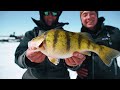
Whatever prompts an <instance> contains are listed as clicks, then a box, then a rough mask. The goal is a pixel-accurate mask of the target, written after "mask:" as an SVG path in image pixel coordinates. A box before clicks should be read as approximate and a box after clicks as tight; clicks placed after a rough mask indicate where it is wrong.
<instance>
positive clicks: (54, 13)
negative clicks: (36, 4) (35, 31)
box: [44, 11, 58, 16]
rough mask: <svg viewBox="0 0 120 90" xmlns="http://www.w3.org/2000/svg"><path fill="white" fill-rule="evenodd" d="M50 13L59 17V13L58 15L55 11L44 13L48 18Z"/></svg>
mask: <svg viewBox="0 0 120 90" xmlns="http://www.w3.org/2000/svg"><path fill="white" fill-rule="evenodd" d="M50 13H51V14H52V16H57V15H58V13H57V12H54V11H45V12H44V15H45V16H48V15H49V14H50Z"/></svg>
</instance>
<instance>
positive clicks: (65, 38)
mask: <svg viewBox="0 0 120 90" xmlns="http://www.w3.org/2000/svg"><path fill="white" fill-rule="evenodd" d="M31 43H32V45H34V47H36V48H37V49H36V51H41V52H42V53H43V54H45V55H46V56H47V57H48V58H49V60H50V61H51V62H52V63H54V64H55V65H57V64H58V63H59V59H65V58H69V57H71V56H73V53H74V52H75V51H78V52H80V53H82V54H84V55H89V56H90V55H91V52H94V53H96V54H97V55H98V56H99V57H100V58H101V60H102V61H103V63H105V64H106V65H107V66H110V65H111V62H112V60H113V59H114V58H116V57H118V56H119V55H120V52H119V51H117V50H115V49H112V48H109V47H106V46H104V45H98V44H96V43H94V41H93V40H92V38H91V36H90V35H89V34H88V33H85V32H79V33H77V32H70V31H67V30H63V29H51V30H49V31H46V32H45V33H43V34H42V35H40V36H38V37H36V38H33V39H32V40H31V41H30V42H29V43H28V47H29V45H30V44H31Z"/></svg>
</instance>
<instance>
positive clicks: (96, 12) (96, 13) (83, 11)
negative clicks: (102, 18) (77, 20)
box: [80, 11, 98, 16]
mask: <svg viewBox="0 0 120 90" xmlns="http://www.w3.org/2000/svg"><path fill="white" fill-rule="evenodd" d="M83 12H84V11H80V16H81V14H82V13H83ZM95 12H96V14H97V16H98V11H95Z"/></svg>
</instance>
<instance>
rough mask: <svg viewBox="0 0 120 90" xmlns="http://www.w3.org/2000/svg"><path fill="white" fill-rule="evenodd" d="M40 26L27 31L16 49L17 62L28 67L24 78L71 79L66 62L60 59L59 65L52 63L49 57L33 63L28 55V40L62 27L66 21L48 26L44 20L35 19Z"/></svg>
mask: <svg viewBox="0 0 120 90" xmlns="http://www.w3.org/2000/svg"><path fill="white" fill-rule="evenodd" d="M33 21H34V22H35V23H36V24H37V26H38V27H35V28H34V29H33V30H31V31H28V32H26V33H25V36H24V38H23V40H22V41H21V42H20V44H19V46H18V47H17V49H16V51H15V63H16V64H17V65H18V66H20V67H21V68H24V69H27V71H26V72H25V73H24V75H23V77H22V78H23V79H70V77H69V72H68V70H67V67H66V65H65V63H64V60H60V63H59V64H58V65H54V64H53V63H51V62H50V61H49V60H48V58H47V57H46V59H45V60H44V61H43V62H42V63H39V64H38V63H33V62H31V61H30V60H28V58H27V57H26V55H25V54H26V50H27V48H28V42H29V41H30V40H32V39H33V38H34V37H36V36H38V34H39V35H40V34H41V33H43V32H45V31H47V30H49V29H50V28H51V29H54V28H62V27H63V26H64V25H65V24H66V23H56V26H53V27H46V26H45V25H44V23H43V22H42V21H37V20H35V19H33Z"/></svg>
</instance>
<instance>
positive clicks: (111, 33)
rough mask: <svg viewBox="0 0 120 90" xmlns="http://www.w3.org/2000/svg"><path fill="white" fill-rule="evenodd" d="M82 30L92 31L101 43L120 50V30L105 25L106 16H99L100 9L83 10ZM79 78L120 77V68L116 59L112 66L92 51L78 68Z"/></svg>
mask: <svg viewBox="0 0 120 90" xmlns="http://www.w3.org/2000/svg"><path fill="white" fill-rule="evenodd" d="M80 18H81V22H82V28H81V32H87V33H90V34H91V36H92V38H93V39H94V41H95V42H96V43H97V44H99V45H106V46H108V47H111V48H113V49H116V50H118V51H120V30H119V29H118V28H116V27H113V26H109V25H104V23H103V22H104V20H105V18H104V17H100V18H98V11H81V12H80ZM77 74H78V76H77V79H120V69H119V67H118V65H117V61H116V59H115V60H113V63H112V65H111V66H110V67H108V66H106V65H105V64H104V63H103V62H102V61H101V60H100V58H99V57H98V56H97V55H96V54H95V53H92V56H86V60H85V61H84V62H83V64H82V65H81V67H80V68H79V69H78V70H77Z"/></svg>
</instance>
